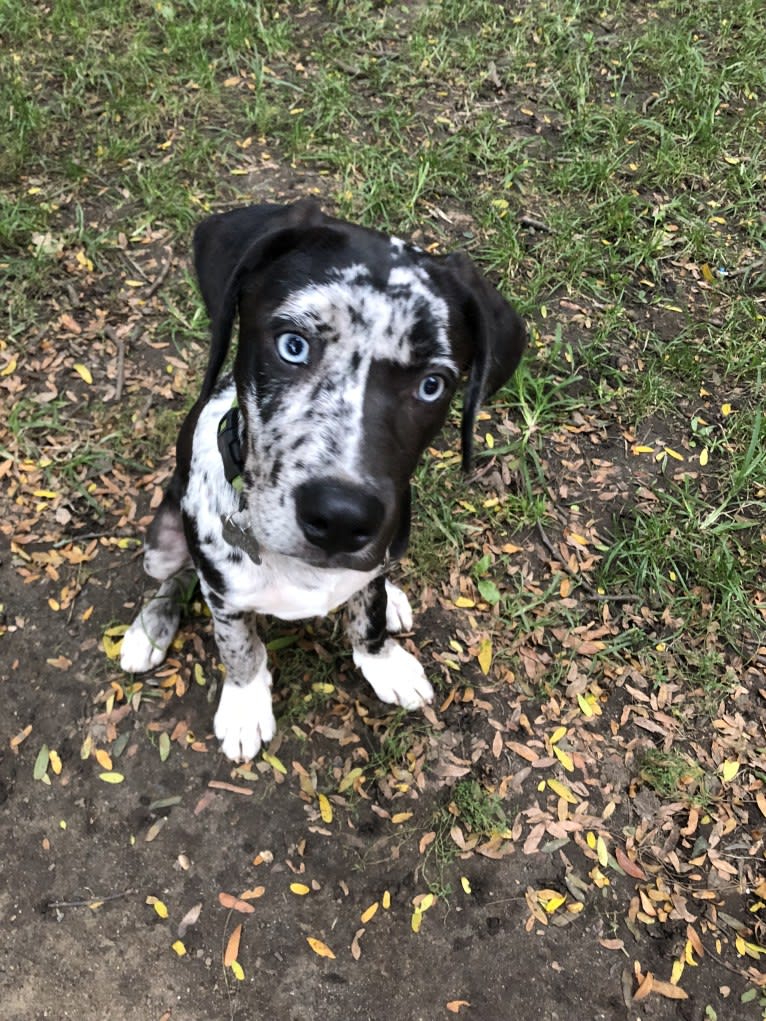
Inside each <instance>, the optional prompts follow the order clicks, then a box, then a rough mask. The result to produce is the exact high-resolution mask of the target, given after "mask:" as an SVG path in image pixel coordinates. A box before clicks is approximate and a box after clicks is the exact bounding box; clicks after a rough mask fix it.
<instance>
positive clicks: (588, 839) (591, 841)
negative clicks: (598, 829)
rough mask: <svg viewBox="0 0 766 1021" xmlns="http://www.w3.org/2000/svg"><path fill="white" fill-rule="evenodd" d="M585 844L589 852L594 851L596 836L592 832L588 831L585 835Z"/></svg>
mask: <svg viewBox="0 0 766 1021" xmlns="http://www.w3.org/2000/svg"><path fill="white" fill-rule="evenodd" d="M585 843H586V844H587V845H588V847H589V848H590V849H591V851H595V850H596V834H595V833H594V832H593V830H588V832H587V833H586V834H585Z"/></svg>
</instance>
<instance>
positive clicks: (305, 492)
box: [295, 480, 385, 554]
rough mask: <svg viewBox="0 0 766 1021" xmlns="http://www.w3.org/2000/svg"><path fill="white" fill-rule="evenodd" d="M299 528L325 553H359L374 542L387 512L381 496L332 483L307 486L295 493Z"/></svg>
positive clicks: (323, 482)
mask: <svg viewBox="0 0 766 1021" xmlns="http://www.w3.org/2000/svg"><path fill="white" fill-rule="evenodd" d="M295 506H296V511H297V515H298V524H299V525H300V527H301V530H302V531H303V534H304V535H305V537H306V538H307V539H308V541H309V542H310V543H311V544H312V545H314V546H318V547H319V548H320V549H322V550H324V551H325V553H330V554H333V553H357V552H358V551H359V550H361V549H364V547H365V546H367V545H368V543H370V542H372V540H373V539H374V538H375V536H376V535H377V533H378V530H379V529H380V526H381V525H382V524H383V518H384V516H385V508H384V506H383V504H382V502H381V501H380V500H379V499H378V497H377V496H373V495H372V494H370V493H366V492H365V491H364V490H362V489H359V488H358V487H357V486H352V485H349V484H346V483H343V482H335V481H330V480H317V481H313V482H304V483H302V484H301V485H300V486H298V488H297V489H296V491H295Z"/></svg>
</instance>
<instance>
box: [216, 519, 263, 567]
mask: <svg viewBox="0 0 766 1021" xmlns="http://www.w3.org/2000/svg"><path fill="white" fill-rule="evenodd" d="M221 526H222V528H223V537H224V539H225V540H226V542H228V544H229V545H230V546H236V547H237V549H241V550H243V551H244V552H245V553H247V555H248V556H249V557H250V559H251V560H252V561H253V563H254V564H260V563H261V548H260V546H259V545H258V541H257V540H256V538H255V536H254V535H253V533H252V532H251V531H250V523H249V521H248V519H247V514H246V513H245V512H244V511H237V513H236V514H222V515H221Z"/></svg>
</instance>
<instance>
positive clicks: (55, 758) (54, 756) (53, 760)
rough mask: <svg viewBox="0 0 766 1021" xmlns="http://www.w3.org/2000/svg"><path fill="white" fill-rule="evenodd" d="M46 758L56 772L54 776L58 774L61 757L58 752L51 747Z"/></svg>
mask: <svg viewBox="0 0 766 1021" xmlns="http://www.w3.org/2000/svg"><path fill="white" fill-rule="evenodd" d="M48 758H49V761H50V764H51V769H52V770H53V772H54V773H55V774H56V776H58V775H59V774H60V773H61V757H60V755H59V753H58V752H56V751H54V750H53V749H52V748H51V750H50V751H49V752H48Z"/></svg>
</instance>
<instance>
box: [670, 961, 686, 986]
mask: <svg viewBox="0 0 766 1021" xmlns="http://www.w3.org/2000/svg"><path fill="white" fill-rule="evenodd" d="M683 973H684V962H683V961H673V967H672V969H671V971H670V981H671V984H672V985H674V986H677V985H678V983H679V982H680V981H681V976H682V975H683Z"/></svg>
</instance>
